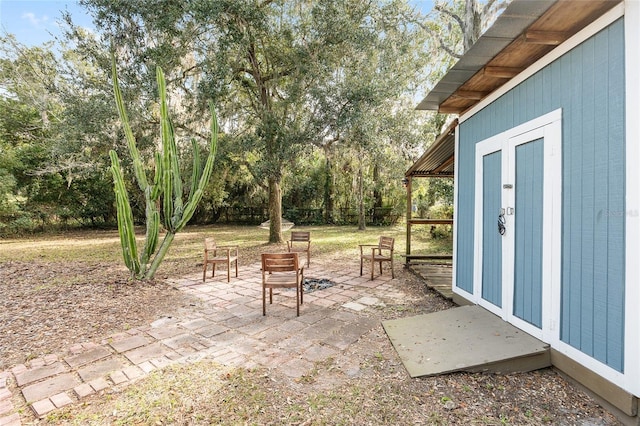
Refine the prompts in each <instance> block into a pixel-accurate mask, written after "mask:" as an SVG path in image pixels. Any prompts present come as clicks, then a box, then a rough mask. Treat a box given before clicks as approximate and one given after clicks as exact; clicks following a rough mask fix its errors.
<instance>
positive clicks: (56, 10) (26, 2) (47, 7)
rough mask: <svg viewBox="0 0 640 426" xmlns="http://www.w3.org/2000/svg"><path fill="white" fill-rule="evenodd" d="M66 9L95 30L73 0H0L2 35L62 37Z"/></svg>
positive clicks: (428, 5)
mask: <svg viewBox="0 0 640 426" xmlns="http://www.w3.org/2000/svg"><path fill="white" fill-rule="evenodd" d="M131 1H135V0H131ZM410 4H411V5H412V6H415V7H416V8H418V9H420V10H422V12H423V13H425V14H426V13H427V12H428V11H430V10H431V9H432V8H433V0H410ZM65 10H68V11H69V12H70V13H71V17H72V19H73V22H74V23H75V24H78V25H80V26H83V27H87V28H91V27H92V22H91V17H90V16H89V15H87V14H86V13H85V12H84V9H83V8H82V7H80V5H78V3H77V2H76V1H73V0H0V34H4V33H10V34H13V35H15V36H16V39H17V40H18V41H19V42H20V43H23V44H25V45H27V46H37V45H41V44H43V43H45V42H47V41H50V40H53V39H54V36H59V35H60V34H61V32H60V29H59V26H58V25H59V22H60V20H61V15H62V12H63V11H65Z"/></svg>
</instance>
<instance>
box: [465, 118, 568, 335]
mask: <svg viewBox="0 0 640 426" xmlns="http://www.w3.org/2000/svg"><path fill="white" fill-rule="evenodd" d="M561 140H562V128H561V111H560V110H558V111H554V112H552V113H549V114H546V115H545V116H542V117H539V118H537V119H535V120H532V121H530V122H527V123H525V124H523V125H520V126H518V127H516V128H514V129H511V130H509V131H507V132H504V133H501V134H499V135H497V136H494V137H492V138H489V139H487V140H484V141H482V142H480V143H478V144H477V146H476V173H477V179H476V191H475V194H476V203H475V206H476V209H475V211H476V221H475V263H474V265H475V267H474V299H475V301H476V302H477V303H478V304H479V305H481V306H483V307H485V308H486V309H488V310H490V311H491V312H493V313H495V314H496V315H499V316H500V317H502V318H503V319H504V320H506V321H508V322H510V323H512V324H514V325H516V326H517V327H518V328H520V329H522V330H524V331H526V332H527V333H529V334H531V335H533V336H535V337H538V338H540V339H542V340H544V341H547V342H550V341H551V340H553V339H556V338H557V323H558V320H559V312H560V305H559V299H560V230H561V227H560V220H561V216H560V212H561V165H562V164H561Z"/></svg>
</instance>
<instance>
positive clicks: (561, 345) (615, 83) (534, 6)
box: [418, 0, 640, 421]
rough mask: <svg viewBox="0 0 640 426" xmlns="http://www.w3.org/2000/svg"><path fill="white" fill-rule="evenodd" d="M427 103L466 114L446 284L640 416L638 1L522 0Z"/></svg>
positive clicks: (461, 117)
mask: <svg viewBox="0 0 640 426" xmlns="http://www.w3.org/2000/svg"><path fill="white" fill-rule="evenodd" d="M418 109H431V110H439V111H440V112H444V113H454V114H457V116H458V124H457V127H456V129H455V138H454V139H452V146H451V148H450V150H451V153H452V154H455V173H454V174H455V217H454V253H453V261H454V267H453V270H454V272H453V291H454V292H455V293H456V295H457V296H458V297H461V298H463V299H465V300H466V301H468V302H470V303H474V304H478V305H480V306H482V307H484V308H486V309H487V310H489V311H491V312H493V313H495V314H496V315H498V316H500V317H501V318H503V319H504V320H505V321H507V322H509V323H511V324H513V325H515V326H516V327H518V328H520V329H522V330H523V331H525V332H527V333H529V334H531V335H533V336H535V337H537V338H539V339H541V340H542V341H544V342H546V343H548V344H549V345H550V347H551V358H552V363H553V364H554V365H555V366H556V367H557V368H559V369H560V370H562V371H564V372H565V373H567V374H568V375H570V376H572V377H573V378H575V379H576V380H578V381H579V382H581V383H583V384H584V385H586V386H587V387H588V388H590V389H591V390H593V391H594V392H596V393H597V394H599V395H600V396H602V397H603V398H604V399H605V400H606V401H608V402H609V403H611V404H613V406H615V407H616V409H619V410H621V411H622V412H623V413H624V415H626V416H629V418H634V419H635V421H637V415H638V408H637V405H638V404H637V398H638V397H639V396H640V1H638V0H593V1H591V0H573V1H567V0H564V1H557V0H540V1H538V0H534V1H531V0H514V1H513V2H512V3H511V4H510V5H509V6H508V8H507V9H506V10H505V11H504V13H503V14H502V15H501V16H500V17H499V18H498V19H497V20H496V22H495V23H494V24H493V26H492V27H491V28H489V29H488V30H487V31H486V32H485V34H484V35H483V36H482V37H481V38H480V39H479V40H478V42H477V43H476V44H475V45H474V46H473V47H472V48H471V49H470V50H469V51H468V52H467V53H466V54H465V55H464V56H463V57H462V58H461V59H460V60H459V62H458V63H457V64H456V65H455V66H454V67H453V68H452V69H451V70H450V71H449V72H448V73H447V74H446V75H445V76H444V77H443V78H442V80H441V81H440V82H439V83H438V84H437V85H436V86H435V87H434V88H433V90H432V91H431V92H430V93H429V94H428V95H427V96H426V98H425V99H424V100H423V101H422V102H421V103H420V105H419V106H418ZM443 158H444V157H443Z"/></svg>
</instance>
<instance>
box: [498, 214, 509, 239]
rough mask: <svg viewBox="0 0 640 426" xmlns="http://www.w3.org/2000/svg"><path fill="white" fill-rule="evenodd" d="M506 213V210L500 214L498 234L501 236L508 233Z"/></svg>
mask: <svg viewBox="0 0 640 426" xmlns="http://www.w3.org/2000/svg"><path fill="white" fill-rule="evenodd" d="M504 213H505V212H504V209H500V214H498V233H499V234H500V235H504V233H505V232H507V221H506V219H505V217H504Z"/></svg>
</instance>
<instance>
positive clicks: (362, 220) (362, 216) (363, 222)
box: [357, 159, 367, 231]
mask: <svg viewBox="0 0 640 426" xmlns="http://www.w3.org/2000/svg"><path fill="white" fill-rule="evenodd" d="M362 180H363V179H362V159H360V161H359V165H358V182H357V184H358V231H364V230H365V229H367V216H366V212H365V208H364V183H363V181H362Z"/></svg>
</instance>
